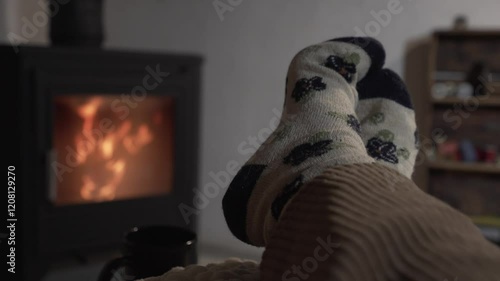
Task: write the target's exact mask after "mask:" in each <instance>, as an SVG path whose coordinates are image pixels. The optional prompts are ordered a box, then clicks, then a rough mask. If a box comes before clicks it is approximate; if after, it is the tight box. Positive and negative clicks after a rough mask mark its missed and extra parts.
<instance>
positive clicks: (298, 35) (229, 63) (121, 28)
mask: <svg viewBox="0 0 500 281" xmlns="http://www.w3.org/2000/svg"><path fill="white" fill-rule="evenodd" d="M13 1H16V2H17V1H18V0H0V3H2V4H3V5H5V4H6V3H7V2H13ZM212 1H213V0H210V1H185V0H184V1H183V0H142V1H139V0H107V4H106V8H107V9H106V16H107V20H106V24H107V29H108V38H107V43H106V45H107V47H109V48H126V49H141V50H142V49H148V50H160V51H165V52H167V51H175V52H179V51H181V52H194V53H200V54H202V55H204V56H205V58H206V61H205V65H204V83H203V106H202V108H203V112H202V114H203V117H202V140H201V141H202V144H201V146H202V159H201V174H200V178H201V180H200V186H203V184H206V183H208V182H211V181H213V180H212V179H211V178H210V177H209V176H208V173H209V172H210V171H213V172H218V171H223V170H225V166H226V164H227V163H228V161H230V160H236V161H238V162H239V163H241V164H243V163H244V160H245V159H247V158H248V157H249V155H241V154H240V153H238V151H237V147H238V145H239V144H240V143H241V142H243V141H245V140H247V139H248V137H249V136H256V135H257V133H258V132H259V130H260V129H262V128H266V127H269V121H270V120H271V119H272V118H273V116H274V114H273V112H272V110H273V109H274V108H277V109H280V108H281V106H282V102H283V101H282V98H283V91H284V80H285V74H286V73H285V72H286V69H287V67H288V63H289V61H290V59H291V58H292V56H293V55H294V53H295V52H297V51H298V50H300V49H302V48H303V47H305V46H306V45H308V44H311V43H315V42H319V41H323V40H325V39H329V38H333V37H338V36H346V35H353V34H354V33H355V28H356V27H358V28H360V29H362V30H364V29H365V26H366V25H367V24H368V23H369V22H370V21H373V20H374V18H373V16H372V15H371V14H370V12H371V11H375V12H378V11H380V10H382V9H387V5H388V3H389V2H390V1H396V0H375V1H374V0H370V1H368V0H351V1H340V0H335V1H334V0H329V1H328V0H308V1H303V0H276V1H267V0H252V1H250V0H232V1H229V0H220V1H221V2H224V3H228V2H232V3H239V2H241V3H240V4H239V5H238V6H236V7H235V8H234V10H233V11H231V12H227V13H225V14H224V20H223V21H221V19H220V17H219V16H218V14H217V12H216V10H215V8H214V6H213V5H212ZM400 1H401V2H400V3H401V4H400V5H401V7H402V11H401V12H400V13H399V14H394V15H393V16H392V19H391V21H390V22H389V24H388V25H387V26H385V27H382V28H381V30H380V32H379V33H378V34H377V36H376V37H377V38H378V39H379V40H380V41H381V42H382V43H383V44H384V45H385V46H386V49H387V53H388V57H387V65H388V66H389V67H391V68H393V69H394V70H396V71H397V72H401V70H402V65H403V61H402V57H403V52H404V46H405V42H406V41H407V40H409V39H412V38H415V37H417V36H421V35H426V34H428V33H429V32H430V31H431V30H433V29H435V28H437V27H448V26H449V25H450V24H451V22H452V20H453V17H454V16H455V15H456V14H459V13H465V14H467V16H468V17H469V18H470V23H471V25H472V26H473V27H490V28H500V18H499V17H498V11H500V1H498V0H479V1H469V0H438V1H437V0H400ZM23 2H24V4H23V5H22V8H21V9H19V10H18V11H17V14H16V16H15V17H12V16H11V17H10V18H9V19H8V22H7V23H8V24H9V25H6V20H5V18H4V17H2V18H1V19H0V32H1V30H2V26H3V27H4V29H5V27H6V26H9V28H10V29H11V30H17V31H19V30H20V18H21V17H22V16H27V17H29V16H32V14H33V9H30V8H29V7H25V6H26V5H27V4H26V1H23ZM33 2H36V1H33ZM30 3H31V2H30ZM2 4H0V7H2V8H3V6H2ZM31 4H32V5H31V7H33V5H34V4H33V3H31ZM28 6H30V5H28ZM35 9H36V8H35ZM400 9H401V8H400ZM2 11H3V9H2ZM9 13H10V12H9ZM2 21H3V22H2ZM40 34H41V35H39V36H41V37H39V36H37V37H36V38H35V39H34V40H32V42H33V43H38V44H40V43H41V44H43V43H46V42H47V41H46V38H43V36H44V35H45V36H46V31H43V30H41V31H40ZM0 35H1V36H2V37H3V38H1V37H0V40H2V41H4V42H5V41H6V39H5V32H4V33H0ZM221 194H222V192H221ZM221 200H222V195H220V196H218V197H216V198H215V199H212V200H211V202H210V204H209V206H208V207H207V208H205V209H204V210H203V214H202V219H201V224H200V232H201V242H202V244H204V245H219V246H220V247H224V248H231V249H233V252H229V254H234V255H240V256H248V257H251V258H258V257H259V254H260V250H256V249H255V248H253V247H250V246H245V245H244V244H243V243H240V242H239V241H237V240H236V239H234V238H233V237H232V235H231V234H230V233H229V231H228V229H227V227H226V224H225V222H224V219H223V216H222V210H221ZM207 248H210V247H209V246H207Z"/></svg>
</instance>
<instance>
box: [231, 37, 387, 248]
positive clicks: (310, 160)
mask: <svg viewBox="0 0 500 281" xmlns="http://www.w3.org/2000/svg"><path fill="white" fill-rule="evenodd" d="M381 50H382V51H381ZM380 53H383V48H382V47H381V45H380V43H378V42H377V41H375V40H374V39H370V38H363V39H362V40H354V39H353V38H341V39H337V40H332V41H328V42H323V43H320V44H317V45H313V46H310V47H308V48H306V49H304V50H302V51H301V52H299V53H298V54H297V55H296V56H295V57H294V59H293V60H292V62H291V64H290V67H289V70H288V77H287V85H286V86H287V87H286V97H285V105H284V111H283V116H282V118H281V121H280V124H279V126H278V127H277V129H276V131H275V132H274V133H273V134H272V135H271V136H270V137H269V138H268V139H267V140H266V141H265V142H264V143H263V144H262V146H261V147H260V148H259V150H258V151H257V152H256V153H255V155H253V156H252V158H250V160H248V162H247V163H246V164H245V165H244V166H243V167H242V168H241V170H240V171H239V172H238V174H237V175H236V176H235V178H234V179H233V181H232V182H231V184H230V186H229V188H228V190H227V192H226V194H225V196H224V199H223V210H224V216H225V218H226V221H227V223H228V226H229V228H230V230H231V231H232V233H233V234H234V235H235V236H236V237H237V238H239V239H240V240H242V241H244V242H247V243H250V244H253V245H257V246H264V245H265V244H266V241H267V239H268V238H269V235H270V232H271V230H272V229H273V226H274V225H275V223H276V221H277V220H278V218H279V216H280V214H281V212H282V210H283V209H284V208H285V205H286V203H287V202H288V201H289V200H290V198H291V197H292V196H293V195H294V194H295V193H296V192H297V191H298V190H299V188H300V187H301V186H302V185H303V184H304V183H306V182H308V181H310V180H311V179H313V178H314V177H315V176H317V175H319V174H321V172H323V170H324V169H325V168H326V167H328V166H336V165H344V164H353V163H371V162H374V160H373V159H372V158H371V157H369V156H368V154H367V153H366V149H365V145H364V143H363V140H362V139H361V137H360V135H359V130H360V127H359V122H358V120H357V118H356V113H355V108H356V106H357V103H358V93H357V91H356V84H357V82H358V81H359V80H361V79H363V78H364V77H365V76H366V75H367V73H375V72H376V71H378V70H380V67H381V66H382V64H383V59H384V58H385V56H384V57H380V56H379V54H380Z"/></svg>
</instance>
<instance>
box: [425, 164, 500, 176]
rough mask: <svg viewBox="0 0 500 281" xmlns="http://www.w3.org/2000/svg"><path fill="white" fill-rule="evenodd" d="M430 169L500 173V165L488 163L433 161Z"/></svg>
mask: <svg viewBox="0 0 500 281" xmlns="http://www.w3.org/2000/svg"><path fill="white" fill-rule="evenodd" d="M428 166H429V168H430V169H434V170H447V171H456V172H468V173H486V174H498V175H500V167H499V166H497V165H494V164H486V163H461V162H451V161H431V162H429V164H428Z"/></svg>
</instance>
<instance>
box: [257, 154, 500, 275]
mask: <svg viewBox="0 0 500 281" xmlns="http://www.w3.org/2000/svg"><path fill="white" fill-rule="evenodd" d="M268 242H269V243H268V244H267V245H266V250H265V252H264V255H263V259H262V263H261V278H262V279H261V280H264V281H271V280H273V281H275V280H284V281H285V280H294V281H297V280H306V279H307V280H311V281H314V280H321V281H327V280H335V281H377V280H380V281H390V280H394V281H402V280H412V281H431V280H432V281H462V280H463V281H499V280H500V250H499V248H498V247H497V246H495V245H494V244H492V243H490V242H488V241H487V240H486V239H485V238H484V237H483V235H482V234H481V232H480V231H479V229H478V228H477V227H476V226H475V225H474V224H473V223H472V222H471V221H470V219H469V218H468V217H466V216H465V215H463V214H461V213H460V212H458V211H456V210H454V209H453V208H451V207H450V206H448V205H446V204H444V203H443V202H441V201H439V200H437V199H436V198H434V197H432V196H430V195H428V194H427V193H425V192H423V191H421V190H420V189H419V188H418V187H417V186H416V185H415V184H414V183H413V182H412V181H410V180H409V179H407V178H406V177H404V176H403V175H401V174H399V173H398V172H396V171H394V170H392V169H390V168H387V167H385V166H383V165H380V164H378V163H372V164H353V165H343V166H337V167H332V168H328V169H327V170H326V171H325V172H324V173H323V174H321V175H320V176H318V177H316V178H315V179H314V180H313V181H311V182H310V183H308V184H307V185H305V186H304V187H303V188H302V189H301V190H300V191H299V192H298V193H297V195H296V196H295V197H294V198H293V199H292V200H291V201H290V202H289V203H288V205H287V206H286V207H285V209H284V210H283V213H282V216H281V217H280V220H279V221H278V223H277V224H276V227H275V228H274V229H273V232H272V233H271V235H270V240H269V241H268ZM328 243H330V246H331V245H332V243H333V244H335V246H334V247H329V248H328V247H325V244H328ZM318 247H319V248H318ZM332 249H333V250H332ZM328 250H331V251H330V253H329V251H328ZM319 253H321V255H316V254H319ZM325 255H326V256H328V259H326V260H323V261H322V259H324V257H325ZM320 256H321V259H318V257H320Z"/></svg>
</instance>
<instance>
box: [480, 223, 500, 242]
mask: <svg viewBox="0 0 500 281" xmlns="http://www.w3.org/2000/svg"><path fill="white" fill-rule="evenodd" d="M479 229H480V230H481V232H482V233H483V235H484V236H485V237H486V239H488V240H491V241H496V242H500V228H497V227H488V226H479Z"/></svg>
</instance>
